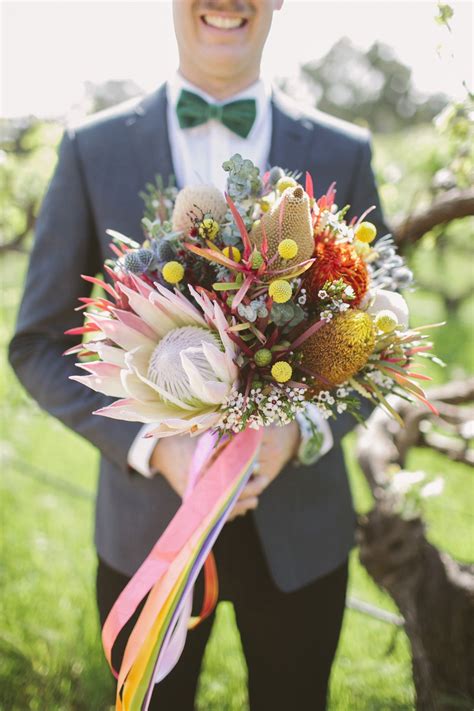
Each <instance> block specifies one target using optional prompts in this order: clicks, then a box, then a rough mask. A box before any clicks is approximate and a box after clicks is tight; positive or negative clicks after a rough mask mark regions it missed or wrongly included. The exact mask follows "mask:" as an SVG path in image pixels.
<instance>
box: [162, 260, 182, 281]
mask: <svg viewBox="0 0 474 711" xmlns="http://www.w3.org/2000/svg"><path fill="white" fill-rule="evenodd" d="M162 274H163V279H164V280H165V281H167V282H168V284H178V283H179V282H180V281H181V280H182V278H183V277H184V267H183V265H182V264H180V263H179V262H166V264H165V265H164V267H163V270H162Z"/></svg>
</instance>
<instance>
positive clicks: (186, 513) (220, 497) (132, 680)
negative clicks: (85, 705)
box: [102, 429, 262, 711]
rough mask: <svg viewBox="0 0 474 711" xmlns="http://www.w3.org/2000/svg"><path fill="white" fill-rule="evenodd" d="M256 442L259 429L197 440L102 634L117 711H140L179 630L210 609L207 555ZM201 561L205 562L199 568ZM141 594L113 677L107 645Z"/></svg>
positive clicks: (182, 633) (172, 655)
mask: <svg viewBox="0 0 474 711" xmlns="http://www.w3.org/2000/svg"><path fill="white" fill-rule="evenodd" d="M261 440H262V431H261V430H251V429H247V430H245V431H244V432H241V433H239V434H238V435H236V436H234V437H232V438H231V439H229V440H228V441H227V442H225V443H224V444H223V446H222V447H221V448H220V449H219V450H217V451H216V450H215V449H214V447H215V444H216V437H215V435H212V434H211V433H206V434H204V435H202V437H201V438H200V440H199V442H198V445H197V447H196V451H195V454H194V458H193V461H192V465H191V468H190V473H189V479H188V485H187V489H186V492H185V495H184V497H183V503H182V504H181V506H180V508H179V509H178V511H177V512H176V514H175V516H174V517H173V519H172V520H171V522H170V523H169V525H168V527H167V528H166V530H165V531H164V533H163V534H162V536H161V537H160V538H159V540H158V541H157V543H156V544H155V546H154V547H153V549H152V551H151V552H150V554H149V555H148V556H147V558H146V559H145V561H144V562H143V563H142V565H141V566H140V568H139V569H138V570H137V572H136V573H135V575H134V576H133V577H132V579H131V580H130V581H129V583H128V585H127V586H126V587H125V588H124V590H123V591H122V593H121V594H120V595H119V597H118V598H117V600H116V602H115V604H114V606H113V608H112V609H111V611H110V613H109V616H108V617H107V620H106V621H105V624H104V627H103V630H102V640H103V645H104V650H105V654H106V657H107V660H108V662H109V665H110V667H111V669H112V671H113V672H114V674H115V675H116V676H117V677H118V683H117V696H116V709H117V711H146V710H147V709H148V705H149V702H150V698H151V694H152V692H153V687H154V684H155V683H157V682H159V681H161V680H162V679H163V678H164V677H165V676H166V675H167V674H168V673H169V672H170V671H171V670H172V669H173V667H174V666H175V664H176V663H177V661H178V659H179V657H180V655H181V653H182V650H183V648H184V644H185V640H186V634H187V629H188V628H189V627H193V626H195V625H196V624H197V623H198V622H199V621H200V619H203V618H204V616H206V614H210V612H211V611H212V609H213V606H214V603H215V601H216V599H217V575H216V571H215V567H213V566H214V564H213V559H209V558H208V556H209V554H210V552H211V550H212V546H213V545H214V543H215V541H216V539H217V537H218V535H219V533H220V531H221V530H222V527H223V526H224V524H225V522H226V520H227V517H228V515H229V513H230V511H231V510H232V508H233V506H234V504H235V501H236V500H237V498H238V497H239V495H240V492H241V491H242V489H243V487H244V486H245V484H246V483H247V481H248V479H249V477H250V476H251V473H252V471H253V466H254V464H255V460H256V457H257V455H258V452H259V449H260V444H261ZM206 559H207V560H210V561H211V562H210V563H207V564H205V561H206ZM204 565H205V580H206V593H205V596H204V603H203V609H202V611H201V614H200V616H199V618H192V617H191V610H192V590H193V585H194V583H195V581H196V578H197V576H198V574H199V572H200V570H201V569H202V567H203V566H204ZM147 595H148V597H147V600H146V602H145V605H144V607H143V609H142V611H141V613H140V615H139V617H138V620H137V622H136V624H135V626H134V628H133V630H132V632H131V634H130V636H129V639H128V643H127V646H126V649H125V653H124V656H123V659H122V665H121V667H120V671H119V673H118V674H117V673H116V672H115V670H114V669H113V667H112V647H113V644H114V642H115V641H116V639H117V637H118V634H119V633H120V631H121V629H123V627H124V626H125V624H126V623H127V622H128V620H129V619H130V618H131V617H132V615H133V614H134V612H135V611H136V609H137V607H138V605H139V604H140V603H141V602H142V600H143V599H144V598H145V597H146V596H147Z"/></svg>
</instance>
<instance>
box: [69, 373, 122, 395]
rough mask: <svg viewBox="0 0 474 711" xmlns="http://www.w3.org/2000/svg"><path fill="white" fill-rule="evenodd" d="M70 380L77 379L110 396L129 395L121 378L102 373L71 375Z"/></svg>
mask: <svg viewBox="0 0 474 711" xmlns="http://www.w3.org/2000/svg"><path fill="white" fill-rule="evenodd" d="M69 380H76V381H77V382H78V383H82V385H86V387H88V388H90V389H91V390H95V391H96V392H98V393H102V394H103V395H109V396H110V397H124V396H126V395H127V392H126V390H125V389H124V387H123V385H122V383H121V380H120V378H116V377H107V376H102V375H70V376H69Z"/></svg>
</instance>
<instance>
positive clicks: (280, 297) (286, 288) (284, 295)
mask: <svg viewBox="0 0 474 711" xmlns="http://www.w3.org/2000/svg"><path fill="white" fill-rule="evenodd" d="M268 293H269V294H270V296H271V297H272V299H273V301H275V302H276V303H277V304H286V302H287V301H289V300H290V299H291V296H292V294H293V289H292V288H291V284H290V283H289V282H288V281H286V280H285V279H276V280H275V281H272V283H271V284H270V286H269V287H268Z"/></svg>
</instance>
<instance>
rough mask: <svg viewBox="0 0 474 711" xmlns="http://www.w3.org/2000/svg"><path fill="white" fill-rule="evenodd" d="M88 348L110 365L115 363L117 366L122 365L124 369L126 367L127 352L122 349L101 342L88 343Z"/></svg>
mask: <svg viewBox="0 0 474 711" xmlns="http://www.w3.org/2000/svg"><path fill="white" fill-rule="evenodd" d="M87 348H88V349H89V350H90V351H93V352H94V353H97V354H98V356H99V358H100V359H101V360H104V361H108V362H109V363H114V364H115V365H120V366H121V367H122V368H123V367H125V351H124V350H123V349H122V348H116V347H115V346H108V345H106V344H105V343H101V342H100V341H94V343H91V342H90V341H89V342H88V343H87Z"/></svg>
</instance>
